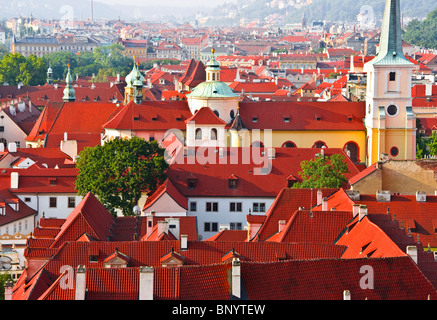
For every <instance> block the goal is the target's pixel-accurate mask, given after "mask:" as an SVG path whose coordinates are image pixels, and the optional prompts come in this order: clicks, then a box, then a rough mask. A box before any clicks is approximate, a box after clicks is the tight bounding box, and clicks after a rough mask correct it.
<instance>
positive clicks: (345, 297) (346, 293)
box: [343, 290, 351, 300]
mask: <svg viewBox="0 0 437 320" xmlns="http://www.w3.org/2000/svg"><path fill="white" fill-rule="evenodd" d="M343 300H351V292H350V291H349V290H344V291H343Z"/></svg>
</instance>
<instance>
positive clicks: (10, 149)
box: [8, 142, 17, 152]
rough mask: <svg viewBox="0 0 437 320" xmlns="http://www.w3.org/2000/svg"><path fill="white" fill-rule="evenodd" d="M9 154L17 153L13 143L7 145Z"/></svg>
mask: <svg viewBox="0 0 437 320" xmlns="http://www.w3.org/2000/svg"><path fill="white" fill-rule="evenodd" d="M8 150H9V152H17V144H16V143H15V142H9V143H8Z"/></svg>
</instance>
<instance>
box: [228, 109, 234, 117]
mask: <svg viewBox="0 0 437 320" xmlns="http://www.w3.org/2000/svg"><path fill="white" fill-rule="evenodd" d="M229 115H230V116H231V119H234V118H235V111H234V109H232V110H231V112H229Z"/></svg>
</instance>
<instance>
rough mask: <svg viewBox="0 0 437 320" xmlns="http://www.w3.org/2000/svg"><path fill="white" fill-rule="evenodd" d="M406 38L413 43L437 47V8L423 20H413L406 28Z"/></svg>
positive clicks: (426, 46)
mask: <svg viewBox="0 0 437 320" xmlns="http://www.w3.org/2000/svg"><path fill="white" fill-rule="evenodd" d="M404 40H405V41H407V42H408V43H411V44H412V45H416V46H421V47H424V48H427V49H437V9H435V10H434V11H432V12H430V13H429V14H428V16H427V17H426V19H424V20H422V21H421V20H418V19H414V20H412V21H411V22H410V23H409V24H408V25H407V26H406V28H405V35H404Z"/></svg>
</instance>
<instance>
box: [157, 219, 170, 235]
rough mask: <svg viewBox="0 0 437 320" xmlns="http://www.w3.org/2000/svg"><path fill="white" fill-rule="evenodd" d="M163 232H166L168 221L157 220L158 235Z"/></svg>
mask: <svg viewBox="0 0 437 320" xmlns="http://www.w3.org/2000/svg"><path fill="white" fill-rule="evenodd" d="M163 232H164V233H165V234H168V221H158V236H160V235H161V234H162V233H163Z"/></svg>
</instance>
